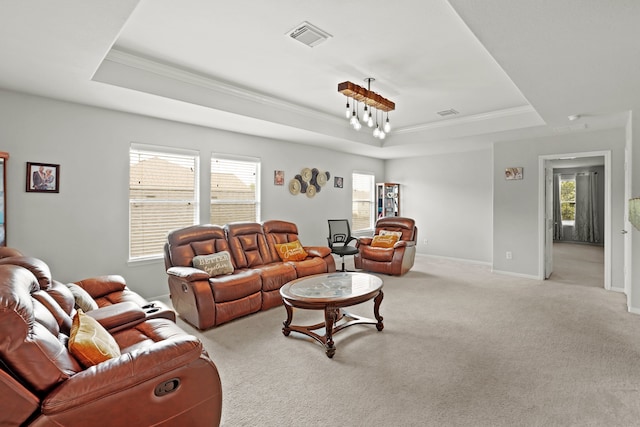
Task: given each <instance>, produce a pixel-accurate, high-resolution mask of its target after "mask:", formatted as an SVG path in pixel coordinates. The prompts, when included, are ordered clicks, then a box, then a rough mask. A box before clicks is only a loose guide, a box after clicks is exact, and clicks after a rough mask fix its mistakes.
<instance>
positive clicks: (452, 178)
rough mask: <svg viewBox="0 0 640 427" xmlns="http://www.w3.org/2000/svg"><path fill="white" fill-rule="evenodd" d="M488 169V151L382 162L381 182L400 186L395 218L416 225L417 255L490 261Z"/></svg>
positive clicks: (491, 207) (489, 161) (490, 153)
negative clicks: (398, 215) (412, 221)
mask: <svg viewBox="0 0 640 427" xmlns="http://www.w3.org/2000/svg"><path fill="white" fill-rule="evenodd" d="M491 165H492V152H491V150H483V151H472V152H465V153H455V154H441V155H434V156H424V157H416V158H408V159H397V160H388V161H387V164H386V172H385V174H386V176H387V180H388V181H389V182H399V183H401V184H402V185H401V187H400V201H401V212H400V214H401V215H402V216H407V217H411V218H414V219H415V220H416V224H417V226H418V248H417V251H418V253H422V254H429V255H437V256H444V257H450V258H460V259H466V260H471V261H476V262H483V263H490V262H491V257H492V250H491V245H492V229H493V225H492V216H493V205H492V199H493V194H492V185H493V183H492V177H493V175H492V166H491ZM425 239H426V240H427V244H424V240H425Z"/></svg>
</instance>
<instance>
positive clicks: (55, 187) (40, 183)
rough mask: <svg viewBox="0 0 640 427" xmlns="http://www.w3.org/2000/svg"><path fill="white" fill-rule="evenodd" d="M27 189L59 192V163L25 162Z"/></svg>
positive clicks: (30, 190) (37, 191) (38, 191)
mask: <svg viewBox="0 0 640 427" xmlns="http://www.w3.org/2000/svg"><path fill="white" fill-rule="evenodd" d="M27 191H28V192H35V193H58V192H60V165H54V164H52V163H32V162H27Z"/></svg>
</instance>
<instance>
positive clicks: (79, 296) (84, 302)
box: [67, 283, 98, 313]
mask: <svg viewBox="0 0 640 427" xmlns="http://www.w3.org/2000/svg"><path fill="white" fill-rule="evenodd" d="M67 288H69V290H70V291H71V293H72V294H73V298H74V299H75V300H76V308H81V309H82V311H84V312H85V313H86V312H88V311H91V310H95V309H97V308H98V304H97V303H96V301H95V300H94V299H93V298H91V295H89V293H88V292H87V291H85V290H84V289H83V288H82V287H81V286H78V285H76V284H75V283H67Z"/></svg>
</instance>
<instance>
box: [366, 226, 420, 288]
mask: <svg viewBox="0 0 640 427" xmlns="http://www.w3.org/2000/svg"><path fill="white" fill-rule="evenodd" d="M382 232H399V233H401V234H402V235H401V237H400V239H399V240H398V241H397V242H396V243H395V244H394V245H393V247H390V248H383V247H373V246H371V244H372V241H373V237H360V238H359V239H358V243H357V244H356V247H357V248H358V250H359V252H358V253H357V254H356V255H355V256H354V264H355V267H356V268H358V269H362V270H365V271H372V272H374V273H382V274H389V275H394V276H401V275H403V274H405V273H406V272H407V271H409V270H410V269H411V267H413V262H414V260H415V256H416V242H417V239H418V227H416V225H415V221H414V220H413V219H411V218H403V217H397V216H394V217H386V218H380V219H379V220H378V221H377V222H376V228H375V234H376V235H380V234H382Z"/></svg>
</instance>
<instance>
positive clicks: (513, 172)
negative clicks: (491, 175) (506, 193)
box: [504, 167, 522, 180]
mask: <svg viewBox="0 0 640 427" xmlns="http://www.w3.org/2000/svg"><path fill="white" fill-rule="evenodd" d="M504 179H506V180H512V179H522V168H521V167H518V168H506V169H505V171H504Z"/></svg>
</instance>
